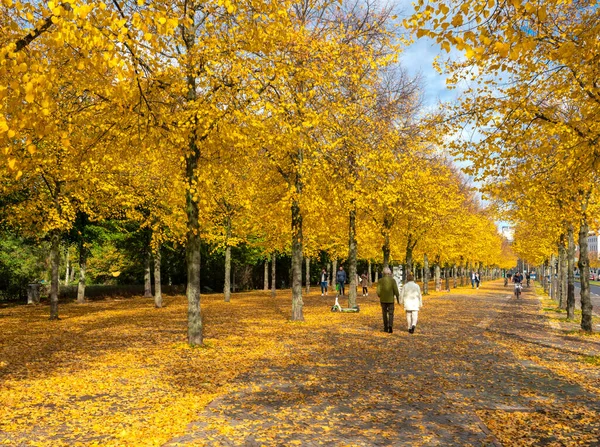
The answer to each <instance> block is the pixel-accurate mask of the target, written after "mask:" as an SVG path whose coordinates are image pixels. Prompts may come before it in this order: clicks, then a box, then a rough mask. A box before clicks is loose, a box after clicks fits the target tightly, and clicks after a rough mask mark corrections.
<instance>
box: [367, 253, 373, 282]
mask: <svg viewBox="0 0 600 447" xmlns="http://www.w3.org/2000/svg"><path fill="white" fill-rule="evenodd" d="M367 269H368V270H367V286H369V287H371V285H372V283H373V281H372V279H373V277H372V276H371V260H370V259H369V264H368V266H367Z"/></svg>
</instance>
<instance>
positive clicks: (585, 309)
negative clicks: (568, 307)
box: [579, 211, 592, 332]
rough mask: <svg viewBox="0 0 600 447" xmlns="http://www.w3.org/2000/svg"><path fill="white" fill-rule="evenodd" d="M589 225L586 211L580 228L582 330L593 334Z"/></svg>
mask: <svg viewBox="0 0 600 447" xmlns="http://www.w3.org/2000/svg"><path fill="white" fill-rule="evenodd" d="M588 233H589V225H588V221H587V215H586V213H585V211H584V213H583V216H582V217H581V226H580V227H579V285H580V288H581V329H583V330H584V331H586V332H592V300H591V298H590V260H589V257H588V256H589V253H588V241H587V239H588Z"/></svg>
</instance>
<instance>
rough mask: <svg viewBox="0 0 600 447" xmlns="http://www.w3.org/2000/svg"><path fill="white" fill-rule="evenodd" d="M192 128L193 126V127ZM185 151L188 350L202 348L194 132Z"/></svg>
mask: <svg viewBox="0 0 600 447" xmlns="http://www.w3.org/2000/svg"><path fill="white" fill-rule="evenodd" d="M188 17H189V18H190V23H188V24H186V25H183V28H182V37H183V41H184V44H185V47H186V50H187V52H188V53H190V52H192V51H194V47H195V44H196V34H195V33H196V23H195V22H196V16H195V14H194V11H193V10H192V11H190V12H189V13H188ZM185 68H186V70H187V97H186V100H187V101H188V102H189V103H194V102H195V101H196V100H197V99H198V93H197V89H196V88H197V87H196V74H195V70H196V67H194V66H192V65H191V64H189V65H188V66H187V67H185ZM194 124H196V123H194ZM188 138H189V139H188V147H187V148H186V149H187V150H186V159H185V177H186V183H187V186H188V188H187V190H186V215H187V235H186V245H185V247H186V264H187V289H186V294H187V301H188V343H189V344H190V345H191V346H200V345H202V314H201V310H200V261H201V258H200V248H201V247H200V243H201V241H200V223H199V214H200V211H199V208H198V199H199V197H198V195H199V194H200V191H199V190H198V188H199V182H198V172H197V171H198V163H199V161H200V149H199V148H198V144H197V141H196V138H197V135H196V132H194V131H192V132H191V133H190V136H189V137H188Z"/></svg>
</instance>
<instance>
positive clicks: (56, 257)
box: [50, 230, 60, 320]
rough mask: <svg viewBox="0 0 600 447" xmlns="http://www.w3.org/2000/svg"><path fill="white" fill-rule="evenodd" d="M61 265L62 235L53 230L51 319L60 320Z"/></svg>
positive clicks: (51, 249) (51, 246)
mask: <svg viewBox="0 0 600 447" xmlns="http://www.w3.org/2000/svg"><path fill="white" fill-rule="evenodd" d="M59 263H60V233H59V232H58V230H53V231H52V233H51V235H50V269H51V277H50V319H51V320H58V319H59V318H58V287H59V281H60V279H59V277H58V266H59Z"/></svg>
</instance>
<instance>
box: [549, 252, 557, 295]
mask: <svg viewBox="0 0 600 447" xmlns="http://www.w3.org/2000/svg"><path fill="white" fill-rule="evenodd" d="M555 264H556V256H554V255H551V256H550V266H549V267H550V298H552V299H553V300H556V285H555V283H554V265H555Z"/></svg>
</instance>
